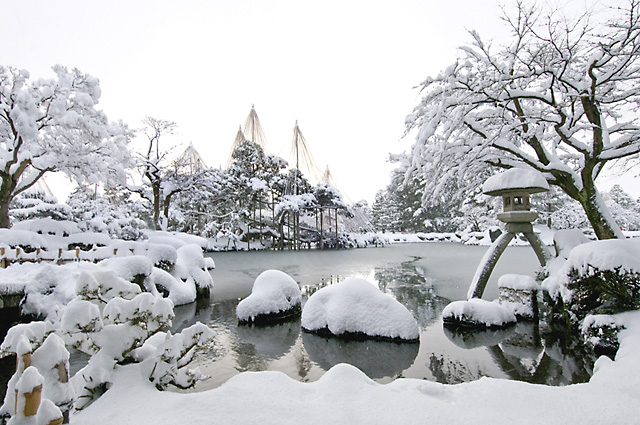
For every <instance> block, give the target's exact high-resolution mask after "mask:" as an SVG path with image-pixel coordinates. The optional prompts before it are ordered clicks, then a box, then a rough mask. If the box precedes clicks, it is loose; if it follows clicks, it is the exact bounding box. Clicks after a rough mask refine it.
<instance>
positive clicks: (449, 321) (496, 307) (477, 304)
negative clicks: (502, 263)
mask: <svg viewBox="0 0 640 425" xmlns="http://www.w3.org/2000/svg"><path fill="white" fill-rule="evenodd" d="M442 320H443V321H444V323H445V325H449V326H459V327H472V328H504V327H507V326H510V325H513V324H515V323H516V321H517V320H516V316H515V315H514V314H513V312H512V311H511V310H509V309H508V308H506V307H504V306H502V305H500V304H499V303H497V302H492V301H487V300H483V299H480V298H471V299H470V300H467V301H454V302H452V303H450V304H449V305H447V306H446V307H445V308H444V310H443V311H442Z"/></svg>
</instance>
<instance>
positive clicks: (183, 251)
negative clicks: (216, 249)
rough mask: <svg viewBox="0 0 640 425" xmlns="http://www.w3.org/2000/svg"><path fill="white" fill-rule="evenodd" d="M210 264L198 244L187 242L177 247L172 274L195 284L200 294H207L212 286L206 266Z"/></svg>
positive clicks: (211, 279)
mask: <svg viewBox="0 0 640 425" xmlns="http://www.w3.org/2000/svg"><path fill="white" fill-rule="evenodd" d="M211 265H212V264H211V262H210V261H206V260H205V258H204V256H203V255H202V249H201V248H200V246H198V245H194V244H188V245H184V246H182V247H180V248H178V258H177V260H176V267H175V271H174V273H173V274H174V276H175V277H177V278H179V279H181V280H182V281H184V282H186V283H188V284H191V283H192V284H195V287H196V290H197V291H198V293H200V294H208V293H209V291H210V290H211V288H212V287H213V278H212V277H211V274H210V273H209V269H208V267H210V266H211Z"/></svg>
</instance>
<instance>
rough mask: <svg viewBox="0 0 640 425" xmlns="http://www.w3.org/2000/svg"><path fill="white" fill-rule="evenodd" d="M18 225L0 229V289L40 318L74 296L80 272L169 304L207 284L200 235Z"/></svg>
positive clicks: (209, 263)
mask: <svg viewBox="0 0 640 425" xmlns="http://www.w3.org/2000/svg"><path fill="white" fill-rule="evenodd" d="M19 224H22V226H16V227H20V228H18V229H0V260H2V262H3V266H5V265H6V266H7V267H6V268H0V294H20V295H22V294H24V299H23V300H22V302H21V310H22V312H23V313H24V314H32V315H36V316H40V317H47V316H50V315H55V313H56V311H57V310H58V309H60V308H61V307H63V306H64V305H66V304H67V303H68V302H69V301H71V299H73V298H74V297H75V296H76V283H77V282H78V278H79V276H80V275H81V274H82V273H91V274H95V273H97V274H101V273H105V272H109V273H111V274H113V276H114V277H113V278H114V279H124V280H126V281H128V282H135V283H136V284H137V285H139V286H140V288H141V289H143V290H145V291H148V292H150V293H152V294H153V295H154V296H156V297H161V296H164V297H167V298H169V299H170V300H171V301H172V302H173V304H174V305H181V304H187V303H191V302H193V301H195V299H196V297H197V295H198V294H199V293H202V294H206V293H207V291H209V290H210V288H211V287H212V286H213V280H212V278H211V275H210V273H209V272H208V270H210V269H213V268H214V267H215V264H214V262H213V260H212V259H211V258H210V257H204V255H203V249H205V248H207V241H206V240H205V239H204V238H200V237H197V236H192V235H187V234H183V233H167V232H148V233H147V239H146V240H142V241H124V240H119V239H111V238H110V237H109V236H108V235H107V234H104V233H87V232H85V233H82V232H79V231H78V229H77V226H75V223H71V222H57V221H53V220H46V219H43V220H31V221H29V222H22V223H19Z"/></svg>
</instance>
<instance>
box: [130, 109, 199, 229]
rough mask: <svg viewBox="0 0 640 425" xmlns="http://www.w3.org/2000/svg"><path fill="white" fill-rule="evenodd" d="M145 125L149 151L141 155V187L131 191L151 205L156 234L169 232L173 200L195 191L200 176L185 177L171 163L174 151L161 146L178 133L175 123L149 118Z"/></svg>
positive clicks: (139, 166) (131, 187)
mask: <svg viewBox="0 0 640 425" xmlns="http://www.w3.org/2000/svg"><path fill="white" fill-rule="evenodd" d="M143 124H144V126H145V127H144V129H143V132H144V134H145V136H146V137H147V148H146V150H145V152H143V153H142V154H141V155H140V157H139V163H138V168H139V169H140V173H141V177H142V185H140V186H134V185H130V186H129V189H130V190H132V191H134V192H136V193H138V194H139V195H140V196H141V197H142V198H144V199H146V200H147V201H149V202H150V203H151V209H152V216H153V226H154V228H155V230H166V229H167V226H168V221H169V210H170V207H171V201H172V198H173V197H174V196H175V195H176V194H177V193H180V192H182V191H185V190H189V189H190V188H192V187H193V186H194V185H195V184H196V183H195V182H196V180H197V178H198V177H199V176H200V174H201V172H196V173H195V174H191V173H188V174H183V173H182V172H181V170H182V168H181V167H179V166H177V165H176V164H175V162H174V163H172V162H171V161H170V159H169V154H170V153H171V150H172V147H171V146H170V147H161V146H160V142H161V139H164V137H166V136H169V135H171V134H173V133H174V131H175V130H176V128H177V124H176V123H175V122H173V121H167V120H163V119H159V118H154V117H146V118H145V119H144V120H143Z"/></svg>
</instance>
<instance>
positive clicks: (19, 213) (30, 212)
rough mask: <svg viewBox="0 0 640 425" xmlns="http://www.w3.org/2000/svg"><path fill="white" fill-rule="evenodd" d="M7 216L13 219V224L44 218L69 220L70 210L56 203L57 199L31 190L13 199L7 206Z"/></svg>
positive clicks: (37, 189)
mask: <svg viewBox="0 0 640 425" xmlns="http://www.w3.org/2000/svg"><path fill="white" fill-rule="evenodd" d="M9 215H10V216H11V217H12V218H13V221H14V223H16V222H20V221H25V220H30V219H37V218H45V217H48V218H51V219H54V220H69V219H70V218H71V208H69V206H67V205H64V204H60V203H58V199H57V198H56V197H55V196H52V195H49V194H48V193H47V192H46V191H45V190H41V189H40V188H31V189H28V190H26V191H24V192H22V193H20V194H18V195H17V196H16V197H15V198H13V200H12V201H11V203H10V204H9Z"/></svg>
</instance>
